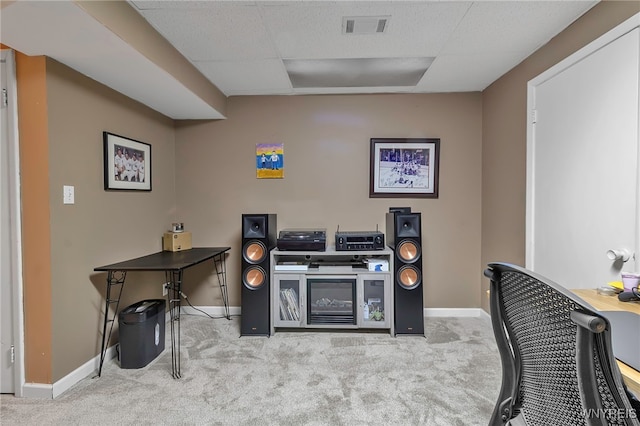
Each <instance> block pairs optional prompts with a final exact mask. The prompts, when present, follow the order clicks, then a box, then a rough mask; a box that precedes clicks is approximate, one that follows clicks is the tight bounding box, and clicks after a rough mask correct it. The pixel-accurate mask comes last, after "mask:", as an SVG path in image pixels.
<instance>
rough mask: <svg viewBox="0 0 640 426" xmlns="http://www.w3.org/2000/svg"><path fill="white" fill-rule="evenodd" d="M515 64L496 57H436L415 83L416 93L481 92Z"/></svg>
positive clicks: (499, 56)
mask: <svg viewBox="0 0 640 426" xmlns="http://www.w3.org/2000/svg"><path fill="white" fill-rule="evenodd" d="M519 62H520V61H519V60H517V59H516V60H513V59H512V58H510V57H504V55H500V54H477V55H463V56H439V57H438V58H436V60H435V61H433V64H431V66H430V67H429V69H428V70H427V72H426V73H425V75H424V77H422V80H420V82H419V83H418V84H417V86H416V91H417V92H429V93H435V92H476V91H482V90H484V89H485V88H486V87H487V86H489V85H490V84H491V83H493V81H495V80H496V75H498V77H500V76H501V75H502V74H504V73H506V72H508V71H509V70H510V69H511V68H513V67H514V66H515V65H517V64H518V63H519ZM469 70H473V72H471V73H470V72H469Z"/></svg>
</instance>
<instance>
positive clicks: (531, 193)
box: [527, 15, 640, 288]
mask: <svg viewBox="0 0 640 426" xmlns="http://www.w3.org/2000/svg"><path fill="white" fill-rule="evenodd" d="M639 22H640V15H636V16H635V17H634V20H629V21H627V22H626V23H625V24H624V25H626V27H625V28H620V27H619V28H618V29H616V30H615V31H614V30H612V33H608V34H605V36H603V38H601V39H598V40H596V41H595V42H594V43H592V44H591V45H589V46H587V47H586V48H584V49H582V50H581V51H579V52H577V53H576V54H574V55H572V56H571V57H569V58H567V60H565V61H563V62H561V63H560V64H558V65H557V66H555V67H553V68H552V69H550V70H549V71H547V72H545V73H543V74H542V75H541V76H539V77H536V79H534V80H532V81H531V82H530V84H529V120H530V123H529V125H528V138H527V139H528V147H527V166H528V170H527V267H528V268H529V269H532V270H534V271H536V272H538V273H539V274H542V275H544V276H546V277H548V278H550V279H552V280H554V281H556V282H557V283H558V284H561V285H563V286H565V287H566V288H596V287H600V286H603V285H606V284H607V282H609V281H620V272H621V270H625V271H626V270H629V271H634V270H636V269H637V267H638V266H637V265H638V262H637V261H634V259H633V258H631V259H630V260H628V261H627V262H626V263H625V262H623V261H622V260H618V261H614V260H611V259H610V258H609V257H608V256H607V252H608V250H611V249H627V250H628V251H629V252H631V253H633V252H634V251H635V252H636V258H638V257H640V253H638V244H639V241H638V220H639V219H638V215H639V211H638V179H639V175H638V143H639V140H640V139H639V136H638V125H639V122H638V121H639V117H638V98H639V78H640V77H639V69H640V68H639V53H640V29H638V23H639ZM634 28H635V29H634ZM639 260H640V259H639Z"/></svg>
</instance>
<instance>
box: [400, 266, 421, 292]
mask: <svg viewBox="0 0 640 426" xmlns="http://www.w3.org/2000/svg"><path fill="white" fill-rule="evenodd" d="M396 279H397V281H398V284H399V285H400V286H401V287H404V288H405V289H407V290H413V289H414V288H416V287H418V286H419V285H420V283H421V282H422V273H421V272H420V270H419V269H418V268H416V267H415V266H413V265H404V266H403V267H401V268H400V269H398V274H397V276H396Z"/></svg>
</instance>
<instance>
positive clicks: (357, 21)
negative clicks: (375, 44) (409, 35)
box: [342, 16, 391, 34]
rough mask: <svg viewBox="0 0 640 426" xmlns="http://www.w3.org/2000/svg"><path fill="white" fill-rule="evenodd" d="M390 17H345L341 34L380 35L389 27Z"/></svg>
mask: <svg viewBox="0 0 640 426" xmlns="http://www.w3.org/2000/svg"><path fill="white" fill-rule="evenodd" d="M389 19H391V16H345V17H343V18H342V34H382V33H384V32H385V31H386V29H387V27H388V26H389Z"/></svg>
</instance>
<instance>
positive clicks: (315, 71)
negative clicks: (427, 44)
mask: <svg viewBox="0 0 640 426" xmlns="http://www.w3.org/2000/svg"><path fill="white" fill-rule="evenodd" d="M432 61H433V58H357V59H354V58H352V59H308V60H297V59H285V60H284V65H285V68H286V69H287V72H288V74H289V78H290V79H291V84H292V85H293V87H294V88H301V87H376V86H377V87H380V86H415V85H416V84H417V83H418V81H420V79H421V78H422V76H423V75H424V72H425V71H426V70H427V68H429V65H431V62H432Z"/></svg>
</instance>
